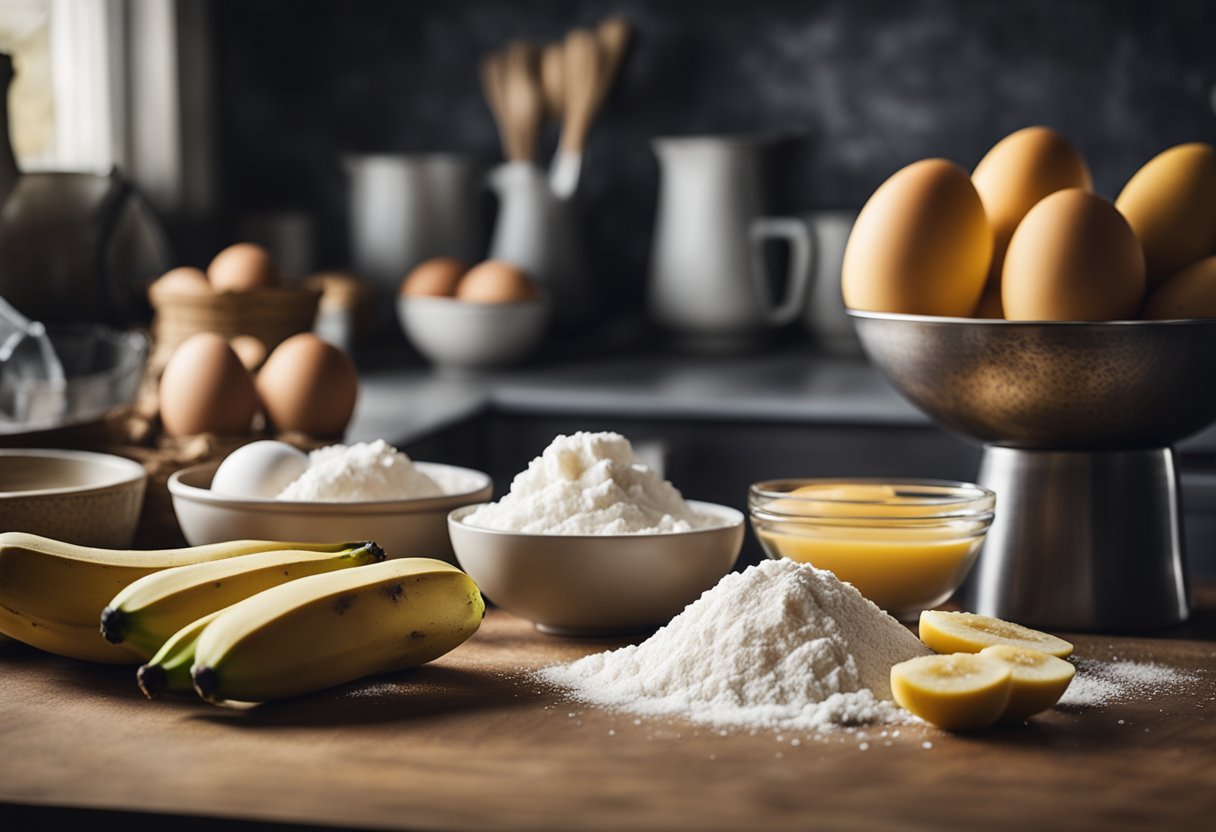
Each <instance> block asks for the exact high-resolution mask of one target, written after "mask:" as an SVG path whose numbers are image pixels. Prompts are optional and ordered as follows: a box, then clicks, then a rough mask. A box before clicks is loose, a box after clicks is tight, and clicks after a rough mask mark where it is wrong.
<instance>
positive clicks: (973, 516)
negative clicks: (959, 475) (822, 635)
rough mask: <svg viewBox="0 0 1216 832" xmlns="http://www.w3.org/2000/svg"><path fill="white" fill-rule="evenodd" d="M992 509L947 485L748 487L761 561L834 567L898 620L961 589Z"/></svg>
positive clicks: (974, 493) (983, 495)
mask: <svg viewBox="0 0 1216 832" xmlns="http://www.w3.org/2000/svg"><path fill="white" fill-rule="evenodd" d="M995 504H996V495H994V494H993V493H992V492H991V491H989V490H988V489H986V488H984V487H982V486H979V485H972V484H971V483H963V482H949V481H944V480H902V479H783V480H769V481H766V482H758V483H755V484H754V485H752V486H751V488H750V489H749V490H748V514H749V516H750V518H751V522H752V529H753V530H754V531H755V533H756V537H757V538H759V540H760V545H761V546H762V547H763V549H764V551H765V554H767V555H768V556H769V557H770V558H782V557H784V558H789V559H791V560H796V561H799V562H802V563H810V564H811V565H813V566H815V567H817V568H819V569H828V570H831V571H832V572H834V573H836V576H837V577H838V578H840V579H841V580H842V581H848V582H849V583H851V584H853V586H855V587H857V589H858V591H860V592H861V594H862V595H864V596H866V597H867V598H869V599H870V600H871V601H873V602H874V603H875V604H877V605H878V606H880V607H882V608H883V609H885V610H886V611H887V612H889V613H891V615H893V616H895V617H896V618H899V619H902V620H914V619H915V618H916V617H917V616H918V615H920V612H921V611H922V610H926V609H931V608H933V607H936V606H938V605H939V604H941V603H942V602H944V601H945V600H946V599H948V598H949V597H950V596H951V595H952V594H953V593H954V591H955V590H956V589H958V588H959V586H960V585H961V584H962V582H963V580H964V579H965V578H966V577H967V573H968V572H970V571H971V567H972V565H973V564H974V563H975V560H976V557H977V556H978V555H979V550H980V546H981V544H982V543H983V542H984V535H985V534H986V533H987V531H988V527H989V526H990V525H992V518H993V510H994V507H995Z"/></svg>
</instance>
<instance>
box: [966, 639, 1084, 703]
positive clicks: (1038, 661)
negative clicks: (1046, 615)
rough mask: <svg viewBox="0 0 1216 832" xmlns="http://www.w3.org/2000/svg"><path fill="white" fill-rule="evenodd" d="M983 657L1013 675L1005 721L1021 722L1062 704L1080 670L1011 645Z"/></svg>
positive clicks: (986, 652) (995, 647)
mask: <svg viewBox="0 0 1216 832" xmlns="http://www.w3.org/2000/svg"><path fill="white" fill-rule="evenodd" d="M979 656H980V657H981V658H986V659H992V660H994V661H998V662H1001V663H1003V664H1004V665H1006V666H1007V667H1008V668H1009V671H1010V673H1012V674H1013V689H1012V690H1011V691H1010V693H1009V704H1008V705H1006V706H1005V713H1003V714H1002V715H1001V721H1002V722H1011V721H1012V722H1016V721H1020V720H1023V719H1026V718H1027V717H1029V716H1033V715H1034V714H1037V713H1040V712H1042V711H1045V710H1047V709H1048V708H1050V707H1051V706H1052V705H1054V704H1056V702H1059V701H1060V697H1061V696H1063V695H1064V691H1065V690H1067V689H1068V685H1069V683H1070V682H1071V681H1072V677H1073V676H1075V675H1076V674H1077V669H1076V668H1075V667H1073V666H1072V665H1071V664H1070V663H1068V662H1066V661H1064V660H1063V659H1060V658H1057V657H1055V656H1049V655H1048V654H1046V653H1043V652H1041V651H1039V650H1030V649H1027V648H1025V647H1014V646H1013V645H1010V644H994V645H993V646H991V647H985V648H984V649H983V650H981V651H980V652H979Z"/></svg>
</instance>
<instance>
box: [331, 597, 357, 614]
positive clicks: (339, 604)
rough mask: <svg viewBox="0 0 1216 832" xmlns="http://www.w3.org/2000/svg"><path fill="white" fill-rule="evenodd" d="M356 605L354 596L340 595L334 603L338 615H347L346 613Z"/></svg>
mask: <svg viewBox="0 0 1216 832" xmlns="http://www.w3.org/2000/svg"><path fill="white" fill-rule="evenodd" d="M354 603H355V596H354V595H340V596H338V599H337V600H336V601H334V612H335V613H337V614H338V615H346V611H347V610H348V609H350V608H351V606H352V605H353V604H354Z"/></svg>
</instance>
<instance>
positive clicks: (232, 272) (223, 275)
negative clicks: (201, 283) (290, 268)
mask: <svg viewBox="0 0 1216 832" xmlns="http://www.w3.org/2000/svg"><path fill="white" fill-rule="evenodd" d="M207 277H208V278H209V279H210V280H211V286H212V288H213V289H215V290H216V291H217V292H248V291H251V290H253V289H265V288H268V287H271V286H274V285H275V284H277V283H278V282H279V270H278V267H277V266H275V264H274V260H273V259H272V258H271V256H270V252H268V251H267V250H266V249H264V248H262V247H261V246H259V245H258V244H257V243H237V244H235V245H231V246H228V248H226V249H224V250H223V251H221V252H220V253H219V254H217V255H215V259H213V260H212V261H211V264H210V265H209V266H207Z"/></svg>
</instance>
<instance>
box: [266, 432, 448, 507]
mask: <svg viewBox="0 0 1216 832" xmlns="http://www.w3.org/2000/svg"><path fill="white" fill-rule="evenodd" d="M441 494H443V489H441V488H440V487H439V485H438V484H437V483H436V482H435V481H434V480H432V479H431V478H430V477H428V476H427V475H426V474H424V473H422V472H421V471H419V470H418V469H417V468H415V467H414V463H413V462H412V461H411V460H410V458H409V457H408V456H406V455H405V454H403V453H402V452H401V451H398V450H397V449H396V448H394V447H392V446H391V445H389V444H388V443H387V442H385V441H384V440H383V439H377V440H376V441H375V442H360V443H359V444H357V445H349V446H347V445H330V446H329V447H326V448H318V449H317V450H315V451H313V452H312V453H310V454H309V455H308V468H307V469H306V470H305V471H304V473H303V474H301V475H300V476H299V477H298V478H296V480H295V481H293V482H292V483H291V484H290V485H288V486H287V487H286V488H284V489H283V491H282V492H280V493H279V495H278V499H280V500H301V501H307V502H335V503H347V502H362V501H369V500H406V499H412V498H416V497H438V496H440V495H441Z"/></svg>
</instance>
